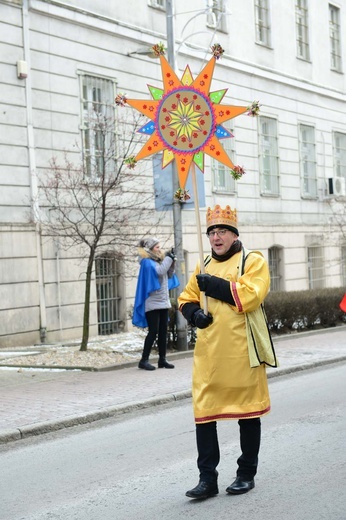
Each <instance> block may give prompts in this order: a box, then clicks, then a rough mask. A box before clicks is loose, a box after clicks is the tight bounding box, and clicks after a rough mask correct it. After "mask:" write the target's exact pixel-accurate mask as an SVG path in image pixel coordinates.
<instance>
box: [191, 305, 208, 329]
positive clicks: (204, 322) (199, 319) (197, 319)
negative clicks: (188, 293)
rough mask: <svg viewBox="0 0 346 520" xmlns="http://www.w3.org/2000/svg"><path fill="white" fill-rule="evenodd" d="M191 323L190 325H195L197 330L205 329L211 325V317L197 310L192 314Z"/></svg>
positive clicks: (201, 310)
mask: <svg viewBox="0 0 346 520" xmlns="http://www.w3.org/2000/svg"><path fill="white" fill-rule="evenodd" d="M191 322H192V325H195V326H196V327H198V328H199V329H206V328H207V327H209V325H211V324H212V323H213V317H212V315H211V314H210V313H209V312H208V314H204V311H203V309H198V310H197V311H196V312H195V313H194V315H193V317H192V320H191Z"/></svg>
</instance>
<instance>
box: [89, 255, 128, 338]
mask: <svg viewBox="0 0 346 520" xmlns="http://www.w3.org/2000/svg"><path fill="white" fill-rule="evenodd" d="M95 274H96V293H97V316H98V332H99V334H101V335H105V334H114V333H115V332H119V330H122V329H123V322H122V321H120V312H119V307H120V302H121V298H120V296H119V292H120V291H119V278H120V273H119V264H118V262H117V261H116V259H115V258H114V257H112V256H111V255H109V256H107V255H105V256H103V257H98V258H96V261H95Z"/></svg>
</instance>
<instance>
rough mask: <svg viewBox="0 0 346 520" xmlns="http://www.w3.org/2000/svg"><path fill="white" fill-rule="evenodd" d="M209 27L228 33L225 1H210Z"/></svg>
mask: <svg viewBox="0 0 346 520" xmlns="http://www.w3.org/2000/svg"><path fill="white" fill-rule="evenodd" d="M207 25H208V27H211V28H213V29H217V30H219V31H223V32H227V18H226V6H225V0H208V12H207Z"/></svg>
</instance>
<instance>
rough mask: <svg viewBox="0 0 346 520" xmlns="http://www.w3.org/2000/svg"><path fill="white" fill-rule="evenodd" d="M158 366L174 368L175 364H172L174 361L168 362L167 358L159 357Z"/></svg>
mask: <svg viewBox="0 0 346 520" xmlns="http://www.w3.org/2000/svg"><path fill="white" fill-rule="evenodd" d="M157 366H158V367H159V368H174V365H172V363H168V361H167V359H166V358H159V362H158V364H157Z"/></svg>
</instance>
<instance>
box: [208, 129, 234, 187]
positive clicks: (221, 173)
mask: <svg viewBox="0 0 346 520" xmlns="http://www.w3.org/2000/svg"><path fill="white" fill-rule="evenodd" d="M223 126H224V128H226V130H228V131H230V132H231V133H232V134H233V129H230V128H229V127H228V128H227V126H226V124H224V125H223ZM222 143H223V147H224V149H225V152H226V153H227V155H228V156H229V157H230V159H231V160H232V162H233V163H234V158H235V140H234V137H231V138H226V139H223V140H222ZM211 171H212V183H213V191H214V192H217V193H235V192H236V181H235V180H234V179H233V177H232V175H231V174H230V170H229V168H227V166H225V165H224V164H222V163H220V162H219V161H216V160H215V159H212V161H211Z"/></svg>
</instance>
